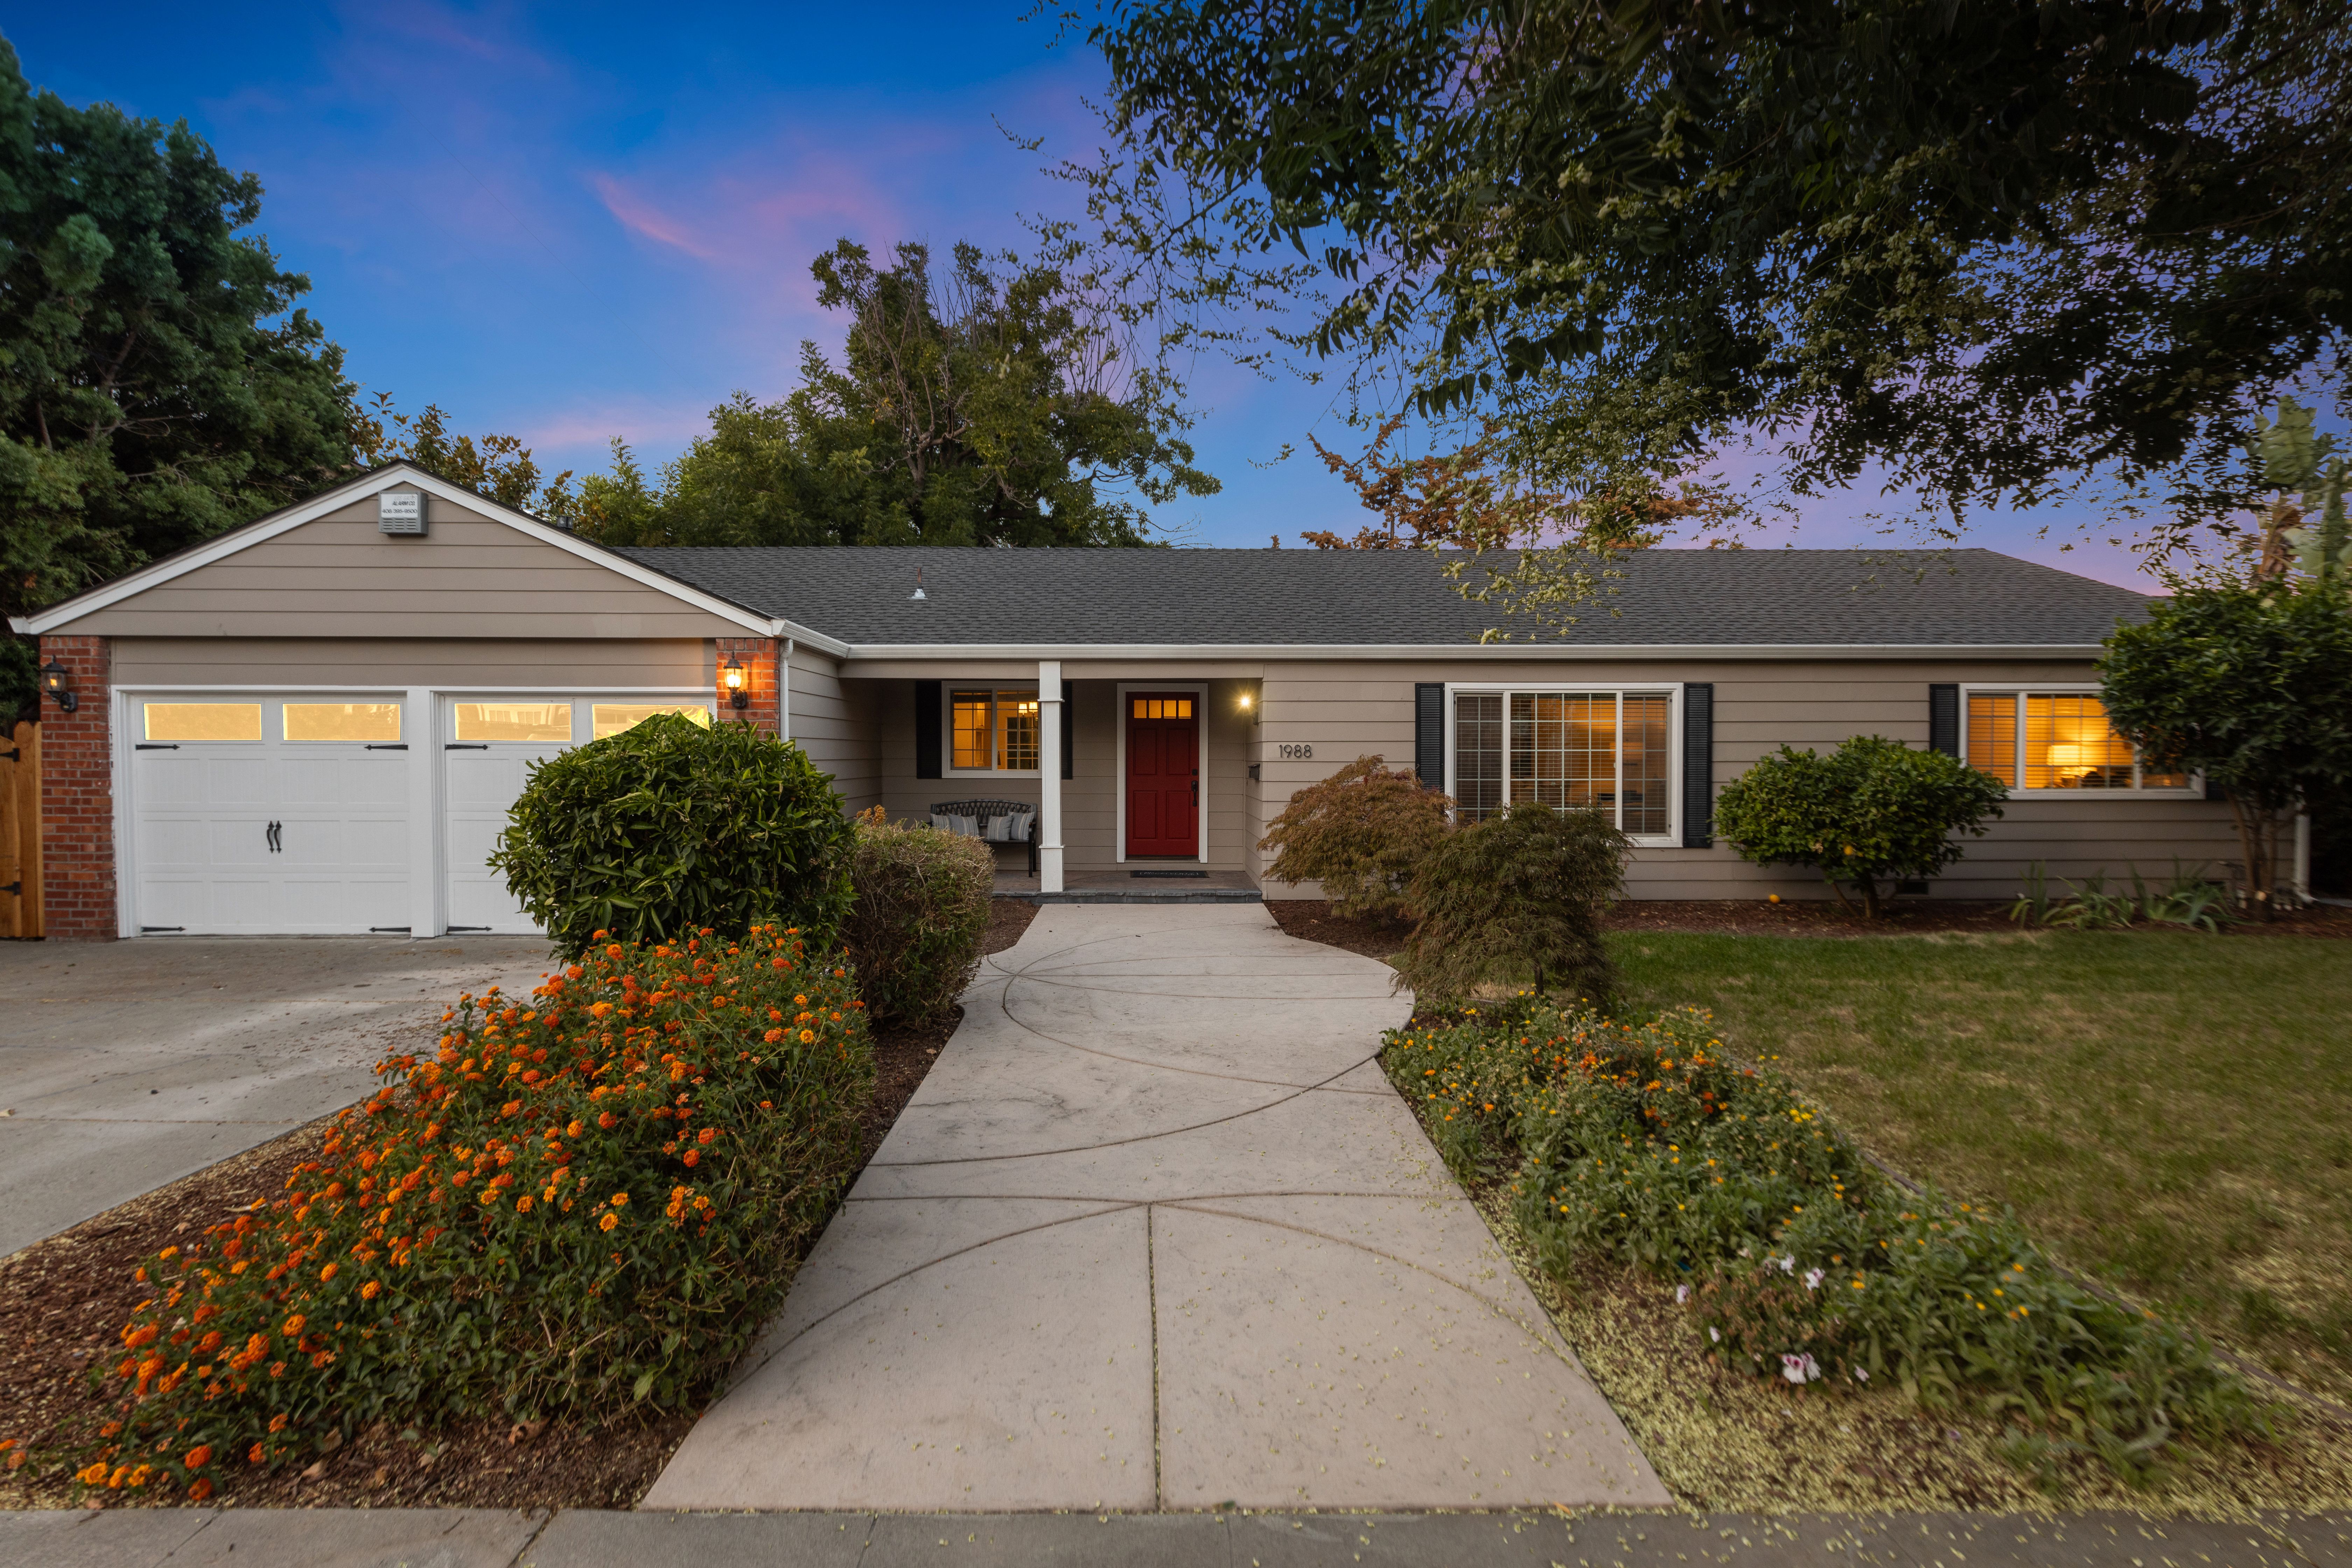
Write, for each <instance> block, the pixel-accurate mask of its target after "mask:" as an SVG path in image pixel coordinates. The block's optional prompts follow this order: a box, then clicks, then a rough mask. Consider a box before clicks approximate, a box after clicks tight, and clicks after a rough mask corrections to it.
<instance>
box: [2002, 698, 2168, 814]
mask: <svg viewBox="0 0 2352 1568" xmlns="http://www.w3.org/2000/svg"><path fill="white" fill-rule="evenodd" d="M1967 753H1968V759H1969V766H1971V767H1977V768H1982V769H1983V770H1984V771H1985V772H1987V773H1990V774H1992V775H1993V776H1994V777H1996V778H1998V779H2000V781H2001V782H2002V783H2003V784H2008V785H2009V786H2010V787H2011V789H2017V788H2024V789H2029V790H2100V791H2111V790H2131V789H2186V788H2188V787H2189V775H2188V774H2186V773H2157V772H2154V771H2152V770H2149V769H2145V768H2142V767H2141V766H2140V765H2139V759H2138V757H2137V756H2136V755H2135V754H2134V753H2133V751H2132V747H2131V742H2128V741H2126V740H2125V739H2124V738H2123V737H2122V736H2121V735H2118V734H2116V731H2115V726H2114V725H2112V724H2110V723H2109V722H2108V721H2107V710H2106V708H2105V705H2103V704H2102V703H2101V702H2100V701H2099V700H2098V698H2097V697H2096V696H2095V695H2093V694H2092V693H2090V692H2087V691H2024V692H2017V691H1972V692H1970V693H1969V700H1968V746H1967Z"/></svg>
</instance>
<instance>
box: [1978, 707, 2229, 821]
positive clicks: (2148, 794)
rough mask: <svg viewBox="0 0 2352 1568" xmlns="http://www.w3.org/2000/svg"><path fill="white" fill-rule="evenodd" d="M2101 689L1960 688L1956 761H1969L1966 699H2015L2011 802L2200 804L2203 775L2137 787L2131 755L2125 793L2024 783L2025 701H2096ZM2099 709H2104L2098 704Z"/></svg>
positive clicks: (2135, 756) (2136, 755) (2138, 774)
mask: <svg viewBox="0 0 2352 1568" xmlns="http://www.w3.org/2000/svg"><path fill="white" fill-rule="evenodd" d="M2101 691H2102V688H2101V687H2099V686H2098V685H2097V684H2096V683H2095V682H2094V683H2092V684H2089V685H2084V684H2082V683H2079V682H2068V681H2045V682H2036V683H2033V684H2028V683H2027V682H2024V681H2021V680H2014V681H1990V680H1988V681H1980V682H1978V683H1976V684H1974V685H1968V684H1963V685H1962V686H1961V687H1960V711H1959V732H1960V737H1959V746H1960V761H1962V762H1964V763H1965V762H1967V761H1968V760H1969V698H1970V697H1972V696H1976V695H1979V694H1982V695H1984V696H1987V697H2014V698H2016V699H2017V734H2016V745H2017V753H2016V755H2017V780H2018V782H2017V783H2015V784H2011V785H2010V786H2009V798H2010V799H2011V800H2083V801H2098V800H2105V801H2113V800H2202V799H2204V798H2205V775H2204V774H2202V773H2190V774H2189V782H2188V783H2187V784H2164V785H2159V786H2157V787H2153V788H2151V787H2150V786H2148V785H2147V784H2142V783H2140V782H2139V781H2140V777H2141V774H2142V773H2143V772H2144V770H2143V769H2142V768H2141V766H2140V763H2139V753H2138V752H2137V750H2135V751H2134V752H2133V753H2132V787H2131V788H2129V789H2063V788H2058V787H2054V786H2051V785H2044V786H2042V787H2041V788H2038V789H2037V788H2035V787H2033V786H2032V785H2029V784H2026V782H2025V700H2026V699H2027V698H2028V697H2098V696H2100V694H2101ZM2100 706H2101V707H2102V708H2104V707H2105V700H2102V701H2101V704H2100Z"/></svg>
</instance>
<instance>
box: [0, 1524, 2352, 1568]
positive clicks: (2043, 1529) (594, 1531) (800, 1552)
mask: <svg viewBox="0 0 2352 1568" xmlns="http://www.w3.org/2000/svg"><path fill="white" fill-rule="evenodd" d="M0 1563H9V1564H10V1565H11V1568H16V1565H18V1564H21V1565H23V1568H165V1565H169V1568H198V1565H200V1564H202V1565H209V1568H643V1565H644V1564H646V1563H687V1564H691V1565H692V1568H774V1565H776V1564H788V1565H790V1568H910V1565H912V1564H926V1565H931V1568H938V1565H942V1564H945V1565H951V1568H1081V1565H1093V1564H1117V1565H1118V1568H1568V1565H1570V1564H1579V1565H1580V1568H1700V1565H1702V1564H1704V1565H1706V1568H2352V1515H2346V1514H2342V1513H2335V1514H2302V1515H2286V1514H2266V1515H2263V1516H2261V1517H2260V1518H2256V1519H2250V1520H2245V1521H2236V1522H2231V1523H2219V1522H2210V1521H2189V1520H2151V1519H2139V1518H2135V1517H2133V1516H2131V1515H2128V1514H2088V1515H2074V1516H2071V1517H2063V1518H2057V1519H2051V1518H2043V1517H2036V1516H2032V1515H2003V1514H1958V1513H1931V1514H1891V1515H1890V1514H1791V1515H1789V1516H1787V1517H1785V1518H1759V1517H1758V1516H1756V1515H1753V1514H1727V1513H1717V1514H1670V1515H1663V1516H1662V1515H1657V1514H1622V1513H1621V1514H1586V1515H1583V1516H1581V1517H1578V1518H1563V1517H1561V1516H1559V1515H1558V1514H1534V1513H1452V1514H1393V1513H1391V1514H1377V1515H1367V1514H1328V1513H1327V1514H1295V1513H1273V1514H1234V1513H1192V1514H1117V1513H1113V1514H1095V1513H1076V1514H1072V1513H1062V1514H1050V1513H1049V1514H1036V1513H1031V1514H962V1515H958V1514H884V1515H881V1516H878V1517H877V1516H876V1515H873V1514H837V1513H759V1514H744V1513H737V1514H707V1513H705V1514H678V1513H657V1514H647V1513H608V1512H598V1511H593V1510H591V1511H581V1510H566V1511H564V1512H562V1513H558V1514H556V1515H554V1516H553V1517H552V1518H550V1517H549V1516H548V1515H547V1514H546V1513H544V1512H540V1511H533V1512H530V1513H509V1512H501V1511H498V1510H471V1509H449V1510H429V1509H368V1510H346V1509H286V1510H276V1509H231V1510H225V1511H221V1510H205V1509H111V1510H107V1511H106V1512H104V1513H75V1512H65V1511H58V1512H50V1513H17V1514H10V1513H0Z"/></svg>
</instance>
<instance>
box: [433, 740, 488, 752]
mask: <svg viewBox="0 0 2352 1568" xmlns="http://www.w3.org/2000/svg"><path fill="white" fill-rule="evenodd" d="M441 749H442V750H443V751H445V752H487V751H488V750H489V749H490V743H489V742H488V741H451V742H447V743H446V744H445V745H444V746H442V748H441Z"/></svg>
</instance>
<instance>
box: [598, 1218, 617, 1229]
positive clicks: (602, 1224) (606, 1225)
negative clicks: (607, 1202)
mask: <svg viewBox="0 0 2352 1568" xmlns="http://www.w3.org/2000/svg"><path fill="white" fill-rule="evenodd" d="M620 1223H621V1216H620V1215H616V1214H607V1215H605V1216H604V1218H603V1219H600V1220H598V1221H597V1222H596V1228H597V1229H598V1230H610V1229H612V1228H613V1227H614V1226H616V1225H618V1224H620Z"/></svg>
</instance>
